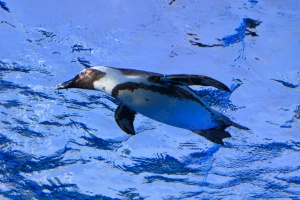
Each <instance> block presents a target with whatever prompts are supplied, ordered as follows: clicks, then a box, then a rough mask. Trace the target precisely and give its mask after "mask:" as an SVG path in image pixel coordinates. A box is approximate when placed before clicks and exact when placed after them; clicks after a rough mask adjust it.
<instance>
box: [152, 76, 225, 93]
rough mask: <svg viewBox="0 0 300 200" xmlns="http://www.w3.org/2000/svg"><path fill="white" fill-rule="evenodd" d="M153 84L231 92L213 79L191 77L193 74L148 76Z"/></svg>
mask: <svg viewBox="0 0 300 200" xmlns="http://www.w3.org/2000/svg"><path fill="white" fill-rule="evenodd" d="M148 79H149V80H150V81H151V82H154V83H170V84H174V85H186V86H189V85H201V86H212V87H215V88H217V89H219V90H223V91H226V92H231V91H230V89H229V88H228V87H227V86H226V85H225V84H224V83H221V82H220V81H217V80H216V79H213V78H211V77H208V76H202V75H193V74H173V75H166V76H157V75H156V76H150V77H149V78H148Z"/></svg>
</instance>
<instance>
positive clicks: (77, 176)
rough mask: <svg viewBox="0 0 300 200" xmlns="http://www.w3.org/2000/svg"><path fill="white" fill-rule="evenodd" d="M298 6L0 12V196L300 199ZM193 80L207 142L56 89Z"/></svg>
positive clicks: (72, 6)
mask: <svg viewBox="0 0 300 200" xmlns="http://www.w3.org/2000/svg"><path fill="white" fill-rule="evenodd" d="M299 11H300V1H299V0H287V1H266V0H264V1H261V0H259V1H250V0H242V1H229V0H225V1H218V2H215V1H204V0H199V1H180V0H170V1H162V0H155V1H139V0H135V1H123V0H112V1H92V0H91V1H79V0H64V1H60V0H52V1H39V0H26V1H18V0H1V1H0V130H1V131H0V199H269V198H284V199H300V156H299V155H300V154H299V153H300V87H299V85H300V64H299V63H300V57H299V52H300V33H299V27H300V12H299ZM95 65H106V66H113V67H123V68H134V69H140V70H146V71H153V72H158V73H162V74H176V73H177V74H182V73H190V74H201V75H207V76H210V77H213V78H215V79H217V80H219V81H221V82H223V83H225V84H226V85H227V86H229V87H230V88H231V90H233V91H234V92H233V93H232V94H230V95H229V94H227V93H224V92H221V91H218V90H215V89H213V88H202V87H195V88H194V89H195V90H197V91H198V93H199V95H201V96H202V97H203V98H204V99H205V100H206V101H207V102H208V103H209V104H210V105H211V106H213V107H214V108H215V109H216V110H218V111H220V112H222V113H224V114H225V115H226V116H228V117H229V118H230V119H232V120H233V121H235V122H237V123H240V124H242V125H244V126H246V127H249V128H250V129H251V131H243V130H238V129H235V128H232V127H231V128H228V129H227V130H228V132H230V134H231V135H232V138H228V139H225V140H224V143H225V144H224V146H220V145H217V144H213V143H211V142H209V141H208V140H206V139H205V138H202V137H200V136H198V135H196V134H194V133H192V132H190V131H188V130H183V129H179V128H175V127H171V126H168V125H164V124H161V123H158V122H155V121H153V120H151V119H148V118H146V117H144V116H141V115H138V116H137V118H136V121H135V127H136V131H137V133H138V134H137V135H135V136H129V135H126V134H125V133H124V132H123V131H121V130H120V129H119V127H118V126H117V124H116V123H115V121H114V117H113V116H114V110H115V109H116V104H117V102H116V101H115V100H114V99H113V98H111V97H110V96H108V95H106V94H104V93H101V92H95V91H87V90H76V89H70V90H62V91H57V90H54V88H53V87H54V85H56V84H58V83H61V82H63V81H66V80H69V79H70V78H72V77H73V76H74V75H76V74H77V73H78V72H79V71H81V70H82V69H84V68H85V67H90V66H95Z"/></svg>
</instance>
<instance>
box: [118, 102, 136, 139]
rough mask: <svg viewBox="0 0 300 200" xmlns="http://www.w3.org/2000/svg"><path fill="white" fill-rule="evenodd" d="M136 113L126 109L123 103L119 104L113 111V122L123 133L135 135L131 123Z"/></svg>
mask: <svg viewBox="0 0 300 200" xmlns="http://www.w3.org/2000/svg"><path fill="white" fill-rule="evenodd" d="M135 114H136V112H135V111H133V110H131V109H130V108H128V107H127V106H126V105H124V104H123V103H121V104H119V106H118V107H117V109H116V111H115V120H116V122H117V124H118V126H119V127H120V128H121V129H122V130H123V131H124V132H125V133H128V134H131V135H135V131H134V127H133V121H134V118H135Z"/></svg>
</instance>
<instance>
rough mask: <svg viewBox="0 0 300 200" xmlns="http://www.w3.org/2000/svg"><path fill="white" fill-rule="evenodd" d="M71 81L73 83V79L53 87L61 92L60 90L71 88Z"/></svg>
mask: <svg viewBox="0 0 300 200" xmlns="http://www.w3.org/2000/svg"><path fill="white" fill-rule="evenodd" d="M73 81H74V79H71V80H69V81H66V82H64V83H61V84H58V85H56V86H54V89H56V90H62V89H67V88H71V85H72V83H73Z"/></svg>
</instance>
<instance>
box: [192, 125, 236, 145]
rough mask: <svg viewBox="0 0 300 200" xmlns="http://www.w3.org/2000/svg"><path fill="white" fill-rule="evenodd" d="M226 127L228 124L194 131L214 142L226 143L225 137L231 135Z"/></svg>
mask: <svg viewBox="0 0 300 200" xmlns="http://www.w3.org/2000/svg"><path fill="white" fill-rule="evenodd" d="M226 128H227V127H226V126H220V127H217V128H213V129H209V130H196V131H193V132H194V133H196V134H198V135H201V136H202V137H205V138H206V139H207V140H209V141H211V142H213V143H217V144H222V145H224V142H223V139H224V138H230V137H231V135H230V133H228V132H227V131H225V129H226Z"/></svg>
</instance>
